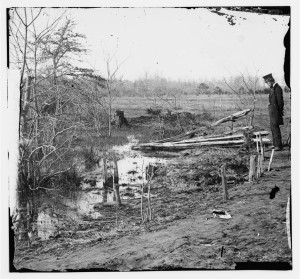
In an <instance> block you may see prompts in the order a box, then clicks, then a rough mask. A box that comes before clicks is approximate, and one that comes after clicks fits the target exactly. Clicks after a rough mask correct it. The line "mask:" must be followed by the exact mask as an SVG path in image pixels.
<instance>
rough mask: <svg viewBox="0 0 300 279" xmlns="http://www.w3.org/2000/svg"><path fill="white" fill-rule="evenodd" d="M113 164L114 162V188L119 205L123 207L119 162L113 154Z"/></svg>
mask: <svg viewBox="0 0 300 279" xmlns="http://www.w3.org/2000/svg"><path fill="white" fill-rule="evenodd" d="M113 162H114V174H113V188H114V193H115V197H116V202H117V205H121V204H122V203H121V198H120V192H119V171H118V162H117V158H116V156H115V154H113Z"/></svg>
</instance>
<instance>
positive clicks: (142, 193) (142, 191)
mask: <svg viewBox="0 0 300 279" xmlns="http://www.w3.org/2000/svg"><path fill="white" fill-rule="evenodd" d="M143 199H144V182H143V183H142V186H141V219H142V222H144V213H143Z"/></svg>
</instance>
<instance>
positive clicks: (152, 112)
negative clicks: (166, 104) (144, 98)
mask: <svg viewBox="0 0 300 279" xmlns="http://www.w3.org/2000/svg"><path fill="white" fill-rule="evenodd" d="M146 112H147V114H150V115H153V116H158V115H160V114H161V112H162V109H160V108H151V107H150V108H147V109H146Z"/></svg>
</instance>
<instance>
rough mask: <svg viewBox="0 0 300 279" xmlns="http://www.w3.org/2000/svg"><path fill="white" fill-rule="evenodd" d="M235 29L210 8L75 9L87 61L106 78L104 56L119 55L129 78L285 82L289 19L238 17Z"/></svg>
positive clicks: (72, 12) (231, 13) (233, 13)
mask: <svg viewBox="0 0 300 279" xmlns="http://www.w3.org/2000/svg"><path fill="white" fill-rule="evenodd" d="M220 12H224V13H227V14H229V15H234V16H235V18H234V23H235V25H230V24H229V22H228V21H227V19H226V18H225V17H224V16H219V15H218V14H216V13H212V12H210V11H208V10H207V9H205V8H199V9H183V8H178V9H174V8H164V9H163V8H129V9H125V8H120V9H111V8H98V9H80V8H79V9H71V10H70V12H69V13H70V14H71V15H72V17H73V18H74V19H75V20H76V21H77V23H78V26H77V29H78V31H79V32H81V33H83V34H85V35H86V36H87V44H88V48H89V49H90V50H91V52H90V55H89V57H88V59H87V60H88V62H89V63H90V64H91V65H92V66H93V67H95V69H97V70H99V71H100V73H104V72H105V71H104V69H105V64H104V56H107V54H108V53H109V55H110V56H114V55H115V56H116V57H117V60H118V62H119V63H121V62H122V61H124V60H125V61H124V62H123V64H122V65H121V67H120V70H119V73H120V75H123V78H125V79H136V78H139V77H142V76H144V74H145V72H147V73H148V74H150V75H159V76H162V77H165V78H170V79H181V80H190V79H192V80H203V79H212V78H216V79H219V78H223V77H228V76H232V75H237V74H239V73H240V72H242V71H244V70H245V69H247V70H248V71H249V72H250V73H255V72H256V71H258V70H259V73H261V75H265V74H267V73H271V72H272V73H273V74H274V76H275V77H277V78H278V79H281V78H282V77H283V62H284V51H285V48H284V45H283V38H284V35H285V34H286V32H287V30H288V22H289V17H288V16H278V15H264V14H261V15H259V14H256V13H245V12H234V11H228V10H225V9H222V10H221V11H220Z"/></svg>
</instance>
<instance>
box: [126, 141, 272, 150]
mask: <svg viewBox="0 0 300 279" xmlns="http://www.w3.org/2000/svg"><path fill="white" fill-rule="evenodd" d="M244 142H245V141H244V139H237V140H223V141H204V142H196V143H180V142H177V143H176V144H174V143H161V144H158V143H149V144H143V145H139V146H133V147H132V149H133V150H140V149H150V150H169V151H172V150H176V151H179V150H184V149H193V148H198V147H203V146H232V147H236V146H240V145H242V144H243V143H244ZM263 142H265V143H269V142H270V139H265V138H263Z"/></svg>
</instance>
